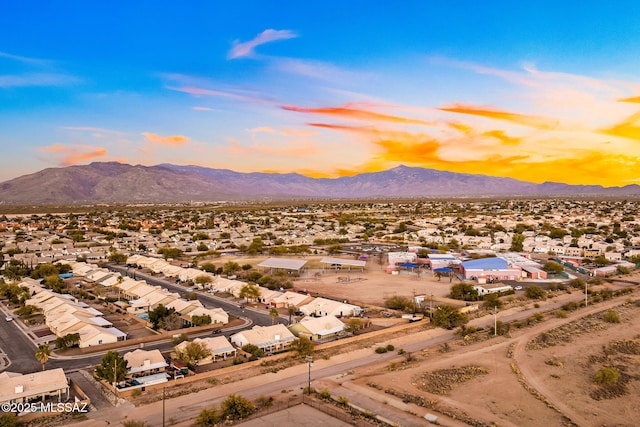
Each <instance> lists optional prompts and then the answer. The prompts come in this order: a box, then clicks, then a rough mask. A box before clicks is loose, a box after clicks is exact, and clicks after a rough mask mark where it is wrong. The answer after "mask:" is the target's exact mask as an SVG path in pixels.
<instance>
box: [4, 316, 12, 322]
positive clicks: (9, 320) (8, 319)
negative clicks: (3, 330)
mask: <svg viewBox="0 0 640 427" xmlns="http://www.w3.org/2000/svg"><path fill="white" fill-rule="evenodd" d="M4 320H6V321H7V322H11V321H12V320H13V317H11V316H7V317H5V318H4Z"/></svg>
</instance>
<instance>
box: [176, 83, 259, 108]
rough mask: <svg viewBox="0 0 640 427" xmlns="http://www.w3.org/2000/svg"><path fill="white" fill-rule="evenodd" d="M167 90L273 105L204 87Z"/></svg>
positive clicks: (247, 96)
mask: <svg viewBox="0 0 640 427" xmlns="http://www.w3.org/2000/svg"><path fill="white" fill-rule="evenodd" d="M165 89H169V90H173V91H176V92H182V93H188V94H189V95H193V96H215V97H218V98H227V99H235V100H238V101H243V102H250V103H255V104H266V103H271V101H270V100H268V99H265V98H259V97H255V96H251V95H245V94H241V93H234V92H227V91H222V90H214V89H206V88H202V87H194V86H183V87H176V86H165ZM194 109H203V108H202V107H200V108H198V107H194Z"/></svg>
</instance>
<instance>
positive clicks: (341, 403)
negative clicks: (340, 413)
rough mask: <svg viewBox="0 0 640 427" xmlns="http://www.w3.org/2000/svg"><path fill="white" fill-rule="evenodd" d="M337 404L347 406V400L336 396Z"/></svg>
mask: <svg viewBox="0 0 640 427" xmlns="http://www.w3.org/2000/svg"><path fill="white" fill-rule="evenodd" d="M338 403H339V404H340V405H342V406H349V399H347V398H346V397H344V396H338Z"/></svg>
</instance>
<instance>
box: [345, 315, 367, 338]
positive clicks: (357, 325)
mask: <svg viewBox="0 0 640 427" xmlns="http://www.w3.org/2000/svg"><path fill="white" fill-rule="evenodd" d="M363 326H364V325H363V324H362V319H358V318H357V317H351V318H350V319H349V320H348V321H347V323H346V325H345V326H344V330H345V331H346V332H350V333H352V334H354V335H355V334H356V332H358V331H359V330H360V329H362V328H363Z"/></svg>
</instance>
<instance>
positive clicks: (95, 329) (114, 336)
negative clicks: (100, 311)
mask: <svg viewBox="0 0 640 427" xmlns="http://www.w3.org/2000/svg"><path fill="white" fill-rule="evenodd" d="M77 333H79V334H80V348H86V347H93V346H96V345H102V344H112V343H115V342H118V341H124V340H125V339H126V338H127V334H125V333H124V332H122V331H120V330H119V329H116V328H101V327H99V326H95V325H85V326H83V327H82V328H80V329H79V330H78V331H77Z"/></svg>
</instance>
